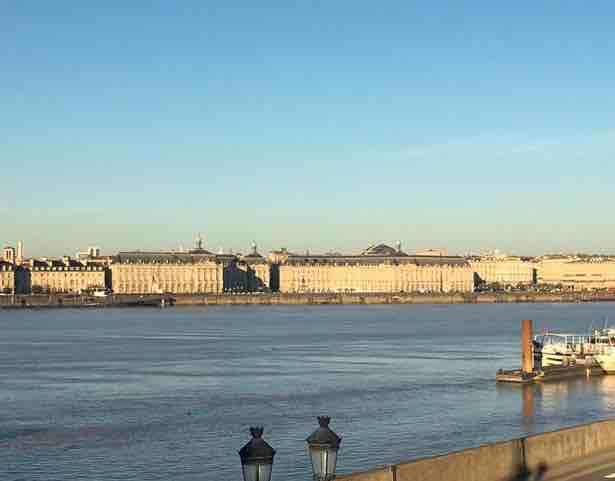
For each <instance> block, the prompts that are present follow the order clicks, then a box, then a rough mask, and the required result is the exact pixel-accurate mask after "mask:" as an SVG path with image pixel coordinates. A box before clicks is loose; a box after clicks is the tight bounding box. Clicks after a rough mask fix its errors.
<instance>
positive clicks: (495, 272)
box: [468, 256, 536, 286]
mask: <svg viewBox="0 0 615 481" xmlns="http://www.w3.org/2000/svg"><path fill="white" fill-rule="evenodd" d="M468 262H469V263H470V266H471V267H472V269H473V271H474V273H475V281H476V285H477V286H479V285H483V284H492V283H496V282H497V283H499V284H505V285H512V286H518V285H525V286H527V285H532V284H535V283H536V264H535V262H534V261H533V259H531V258H529V257H517V256H481V257H471V258H469V259H468Z"/></svg>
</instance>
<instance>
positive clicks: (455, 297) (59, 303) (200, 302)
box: [0, 292, 615, 309]
mask: <svg viewBox="0 0 615 481" xmlns="http://www.w3.org/2000/svg"><path fill="white" fill-rule="evenodd" d="M586 302H615V292H557V293H539V292H474V293H402V292H400V293H322V294H321V293H300V294H290V293H246V294H217V295H216V294H207V295H203V294H200V295H197V294H194V295H189V294H165V295H156V294H151V295H150V294H148V295H111V296H108V297H106V298H94V297H90V296H81V295H70V294H36V295H15V296H12V295H8V296H7V295H4V296H0V309H28V308H30V309H47V308H103V307H105V308H120V307H125V308H128V307H160V306H162V307H164V306H176V307H181V306H237V305H244V306H245V305H253V306H257V305H261V306H267V305H379V304H380V305H381V304H514V303H586Z"/></svg>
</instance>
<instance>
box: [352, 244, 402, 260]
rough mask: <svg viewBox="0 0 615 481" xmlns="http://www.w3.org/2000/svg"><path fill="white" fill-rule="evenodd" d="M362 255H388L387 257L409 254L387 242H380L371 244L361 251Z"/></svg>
mask: <svg viewBox="0 0 615 481" xmlns="http://www.w3.org/2000/svg"><path fill="white" fill-rule="evenodd" d="M361 255H362V256H387V257H406V256H407V255H408V254H406V253H404V252H402V251H401V250H397V249H393V248H392V247H391V246H388V245H386V244H378V245H374V246H369V247H368V248H367V249H365V250H364V251H363V252H361Z"/></svg>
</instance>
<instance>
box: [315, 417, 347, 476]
mask: <svg viewBox="0 0 615 481" xmlns="http://www.w3.org/2000/svg"><path fill="white" fill-rule="evenodd" d="M330 421H331V418H330V417H329V416H318V424H319V428H318V429H316V431H314V432H313V433H312V434H310V436H309V437H308V438H307V443H308V452H309V454H310V458H311V460H312V471H313V472H314V481H331V480H332V479H335V466H336V463H337V451H338V449H339V448H340V443H341V442H342V438H340V437H339V436H338V435H337V434H335V433H334V432H333V431H331V429H329V422H330Z"/></svg>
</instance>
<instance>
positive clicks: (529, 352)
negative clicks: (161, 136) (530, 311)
mask: <svg viewBox="0 0 615 481" xmlns="http://www.w3.org/2000/svg"><path fill="white" fill-rule="evenodd" d="M521 370H522V371H523V373H524V374H531V373H532V372H533V371H534V354H533V349H532V321H531V320H530V319H523V320H522V321H521Z"/></svg>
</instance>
